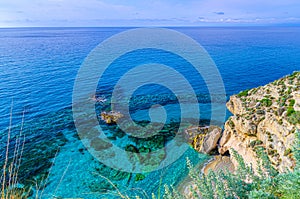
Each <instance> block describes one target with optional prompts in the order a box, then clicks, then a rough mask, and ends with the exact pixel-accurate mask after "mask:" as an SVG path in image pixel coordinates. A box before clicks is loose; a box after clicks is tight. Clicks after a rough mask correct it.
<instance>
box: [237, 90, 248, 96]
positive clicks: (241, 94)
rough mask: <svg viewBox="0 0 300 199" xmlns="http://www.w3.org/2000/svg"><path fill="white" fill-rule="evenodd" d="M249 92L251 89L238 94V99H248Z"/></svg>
mask: <svg viewBox="0 0 300 199" xmlns="http://www.w3.org/2000/svg"><path fill="white" fill-rule="evenodd" d="M248 92H249V89H248V90H245V91H242V92H240V93H239V94H237V96H238V97H246V96H248Z"/></svg>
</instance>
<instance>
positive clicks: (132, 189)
mask: <svg viewBox="0 0 300 199" xmlns="http://www.w3.org/2000/svg"><path fill="white" fill-rule="evenodd" d="M132 29H135V28H132V27H128V28H127V27H120V28H118V27H113V28H110V27H105V28H100V27H99V28H98V27H97V28H93V27H91V28H1V29H0V135H1V144H0V146H1V153H0V154H1V156H0V160H1V162H0V163H1V165H2V164H3V162H4V157H5V147H6V145H7V134H8V132H10V133H11V134H12V137H11V142H12V145H11V146H10V147H9V149H10V153H12V154H13V152H14V147H13V146H14V144H15V143H17V142H16V141H14V139H15V138H18V135H19V134H20V131H21V134H22V135H25V142H24V149H23V154H22V158H21V159H22V162H23V163H21V167H20V170H21V171H20V173H19V178H20V180H19V181H18V182H19V184H18V186H21V187H23V186H32V187H33V190H34V191H33V193H32V194H35V193H38V194H40V196H41V198H55V197H56V198H120V197H121V195H124V196H125V195H128V196H130V197H134V196H140V197H141V198H149V197H150V198H151V195H152V193H153V194H154V195H156V196H162V195H163V193H164V190H165V189H164V186H165V185H168V186H173V187H176V186H178V185H179V184H180V182H181V181H183V180H184V179H185V178H186V176H187V174H188V172H189V170H188V168H187V165H186V161H187V158H188V159H190V160H191V161H192V163H193V164H194V165H201V164H203V163H204V162H206V161H207V160H208V159H209V158H210V156H208V155H204V154H199V153H197V152H195V151H194V150H193V149H191V148H189V149H187V150H186V151H185V152H184V153H183V154H182V155H181V156H180V157H178V159H176V160H175V161H174V162H172V164H170V165H168V166H166V167H164V168H162V169H158V170H151V171H149V172H141V173H130V172H126V171H120V170H117V169H115V168H111V167H109V165H105V164H104V163H102V162H101V161H99V160H98V159H97V158H96V157H94V156H93V155H92V154H91V153H90V151H89V150H88V149H87V147H86V145H85V143H84V142H82V139H81V137H80V136H78V132H77V129H76V126H75V124H74V118H73V113H72V102H73V98H72V97H73V90H74V83H75V80H76V77H77V76H78V72H79V70H80V68H81V67H82V64H83V63H84V62H85V60H86V59H87V57H88V55H89V54H90V52H91V51H92V50H93V49H95V48H96V47H97V46H98V45H99V44H100V43H101V42H103V41H105V40H107V39H109V38H110V37H112V36H114V35H116V34H118V33H122V32H124V31H128V30H132ZM168 29H171V30H173V31H178V32H180V33H182V34H185V35H186V36H188V37H190V38H192V39H193V40H195V41H196V42H198V43H199V44H200V45H201V46H202V47H203V48H204V49H205V50H206V51H207V53H208V54H209V55H210V57H211V59H212V60H213V62H214V63H215V66H216V69H217V70H218V72H219V74H220V77H221V79H222V84H223V85H224V89H225V90H224V92H225V93H224V94H225V101H226V100H228V99H229V97H230V96H231V95H233V94H237V93H239V92H240V91H243V90H246V89H250V88H254V87H258V86H263V85H265V84H268V83H270V82H272V81H274V80H276V79H279V78H281V77H283V76H285V75H288V74H291V73H293V71H299V70H300V37H299V34H300V27H274V26H267V27H261V26H260V27H172V28H168ZM135 53H136V54H134V55H131V54H130V53H129V54H127V55H126V56H123V57H122V58H121V59H120V60H119V61H117V62H115V63H114V64H115V65H116V66H115V67H114V66H112V69H111V70H107V72H106V73H105V74H104V75H105V76H104V82H99V85H98V88H99V90H98V91H97V93H94V94H95V95H96V97H99V98H101V99H105V100H107V101H109V100H110V97H111V93H112V91H113V89H114V85H115V83H116V82H117V81H118V79H119V78H120V77H121V76H122V75H123V74H124V73H125V72H126V71H127V70H129V69H131V67H132V66H136V65H139V64H141V63H150V61H152V62H155V63H163V64H165V65H169V66H171V67H175V68H177V69H178V70H177V71H179V72H182V73H183V74H184V77H185V79H187V80H188V82H189V83H190V84H191V85H192V88H194V90H195V94H196V96H197V99H198V105H199V107H200V110H201V111H200V115H199V120H200V123H201V122H202V123H203V125H205V124H207V123H209V122H211V121H210V120H211V115H212V111H218V110H220V111H222V110H223V108H224V107H225V103H220V102H214V101H213V100H211V96H210V93H209V90H208V89H207V86H206V85H205V83H206V82H205V80H204V79H203V78H201V76H200V77H199V76H198V75H194V73H193V71H192V69H189V67H187V65H188V64H189V63H186V62H184V61H183V60H182V59H181V58H180V57H179V58H178V57H177V56H173V54H170V53H169V52H161V51H157V50H155V49H154V50H153V49H152V50H151V49H146V50H144V51H143V50H140V51H137V52H135ZM153 57H155V58H153ZM141 60H142V61H141ZM147 60H148V61H147ZM165 60H168V61H165ZM136 75H137V77H136V79H138V80H139V78H138V76H139V73H136ZM134 79H135V78H132V80H133V81H134ZM174 84H178V85H179V84H180V82H174ZM134 94H135V95H134V97H132V98H131V100H132V101H133V102H132V103H131V107H130V110H131V111H130V113H132V115H133V116H132V117H133V119H135V120H136V121H137V124H141V125H142V126H143V125H144V126H145V124H147V122H149V121H148V120H150V117H149V108H151V107H153V105H155V104H160V105H161V106H162V107H164V108H165V110H166V112H167V113H166V114H168V112H170V114H169V115H170V116H168V117H167V120H166V122H167V123H168V126H166V127H164V128H166V129H167V130H168V132H169V134H168V135H162V137H161V139H162V140H163V141H162V145H166V144H167V143H168V142H169V139H171V138H173V137H172V135H171V134H172V133H174V132H173V131H176V129H177V127H178V121H177V119H180V111H178V104H180V102H179V101H178V100H177V99H176V97H175V98H174V95H173V94H172V90H168V89H166V88H163V87H162V86H155V85H148V86H142V87H140V88H139V89H138V90H137V91H136V93H134ZM92 97H93V96H92V94H91V98H92ZM91 101H92V100H91ZM217 101H218V100H217ZM220 101H222V100H220ZM222 102H223V101H222ZM214 103H216V104H218V105H217V106H214V105H213V104H214ZM97 106H98V109H97ZM95 107H96V108H95V109H96V110H100V111H101V110H102V111H103V110H105V111H109V110H110V108H109V107H110V104H106V105H105V106H104V105H103V103H102V102H101V103H96V106H95ZM213 108H214V110H212V109H213ZM229 116H230V113H229V112H228V111H226V114H225V117H224V118H222V119H220V120H219V121H214V122H215V124H218V125H220V126H221V127H222V124H223V123H224V122H225V120H226V118H228V117H229ZM100 120H101V118H100V119H99V125H100V126H104V127H105V128H106V129H107V130H109V131H110V134H109V136H110V139H111V141H112V142H113V143H121V144H119V145H120V146H119V147H121V148H122V147H123V148H126V149H128V148H130V150H133V149H134V150H142V149H141V148H142V147H144V148H143V150H145V147H146V148H147V147H148V148H147V150H155V149H156V147H159V146H156V145H157V142H158V141H157V140H158V139H157V137H155V138H153V139H152V140H151V138H149V140H150V141H149V140H147V143H144V142H140V141H138V140H135V139H133V138H132V136H130V135H126V133H125V134H124V132H123V134H122V132H119V130H118V129H117V128H116V126H115V125H107V124H105V123H103V121H100ZM95 128H96V127H95ZM166 129H165V130H166ZM118 140H119V141H118ZM137 142H139V144H137ZM129 146H130V147H129ZM12 156H13V155H12ZM22 169H23V171H22ZM32 182H38V183H37V184H40V185H41V186H39V187H38V188H37V187H36V186H33V185H35V184H36V183H32ZM32 197H33V196H32Z"/></svg>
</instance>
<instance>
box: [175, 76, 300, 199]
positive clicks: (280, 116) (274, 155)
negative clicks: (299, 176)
mask: <svg viewBox="0 0 300 199" xmlns="http://www.w3.org/2000/svg"><path fill="white" fill-rule="evenodd" d="M226 106H227V108H228V109H229V111H230V112H231V113H232V114H233V116H231V117H230V118H229V119H228V120H227V121H226V123H225V126H224V129H223V130H220V128H219V127H198V128H197V127H191V128H190V129H187V130H186V132H187V133H186V134H187V135H189V136H190V137H189V139H188V141H189V143H190V144H191V146H192V147H193V148H194V149H195V150H196V151H198V152H201V153H206V154H215V156H214V158H212V159H211V160H209V161H208V162H206V163H205V164H204V165H202V167H201V168H197V169H198V170H199V173H204V174H207V173H208V171H209V170H210V169H211V170H213V171H219V170H221V169H227V170H229V171H231V172H234V168H236V167H237V161H236V160H235V159H234V158H233V156H232V155H231V154H230V153H231V152H230V149H233V150H235V151H236V152H237V153H238V154H239V155H241V156H242V158H243V159H244V161H245V163H246V164H248V165H250V164H251V165H252V166H253V169H254V170H256V169H257V160H258V156H257V150H258V149H262V150H264V151H265V152H266V153H267V155H268V157H269V159H270V161H271V163H272V166H273V167H274V168H275V169H276V170H277V171H279V172H285V171H286V170H293V168H294V166H295V161H294V158H293V155H292V146H293V142H294V137H295V132H296V130H297V129H300V72H294V73H293V74H292V75H289V76H286V77H283V78H281V79H279V80H276V81H274V82H272V83H269V84H267V85H265V86H261V87H258V88H254V89H251V90H246V91H243V92H240V93H239V94H237V95H233V96H231V97H230V99H229V101H228V102H227V104H226ZM216 129H218V130H216ZM213 131H216V132H217V131H218V133H212V132H213ZM208 148H209V150H207V149H208ZM200 171H201V172H200ZM187 179H188V178H187ZM191 186H193V184H192V183H191V182H188V180H185V181H183V183H182V184H181V185H179V186H178V190H179V191H180V192H181V193H183V194H184V195H189V194H191V193H190V187H191Z"/></svg>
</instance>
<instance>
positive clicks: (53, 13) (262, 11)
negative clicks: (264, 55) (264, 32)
mask: <svg viewBox="0 0 300 199" xmlns="http://www.w3.org/2000/svg"><path fill="white" fill-rule="evenodd" d="M299 10H300V1H298V0H285V1H282V0H264V1H261V0H251V1H249V0H222V1H220V0H201V1H199V0H186V1H180V0H164V1H159V0H148V1H140V0H127V1H121V0H43V1H39V0H31V1H29V0H10V1H1V2H0V25H17V26H18V25H25V26H33V25H35V24H36V25H44V26H45V25H51V26H52V25H55V23H57V25H60V26H64V25H66V26H77V25H78V26H79V25H81V24H89V23H90V25H92V26H94V25H98V24H99V25H101V24H107V23H108V22H112V23H113V24H115V25H116V24H118V21H119V25H124V23H130V24H132V23H133V22H134V23H136V25H143V24H149V23H150V24H151V23H152V24H156V23H157V24H159V23H161V24H165V23H166V22H167V21H168V23H170V25H173V24H174V25H189V24H195V23H205V22H214V23H231V22H232V23H238V22H243V23H271V22H272V23H274V21H275V22H276V21H277V22H278V23H288V22H298V21H299V20H298V19H299V17H300V13H299ZM216 13H219V14H216ZM221 13H222V14H221ZM130 20H131V22H130ZM154 21H155V22H154ZM125 25H126V24H125Z"/></svg>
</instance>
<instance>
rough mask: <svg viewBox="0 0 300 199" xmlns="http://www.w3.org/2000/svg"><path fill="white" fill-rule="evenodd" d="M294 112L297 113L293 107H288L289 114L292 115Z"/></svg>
mask: <svg viewBox="0 0 300 199" xmlns="http://www.w3.org/2000/svg"><path fill="white" fill-rule="evenodd" d="M293 113H295V110H294V108H293V107H288V109H287V116H291V115H292V114H293Z"/></svg>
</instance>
